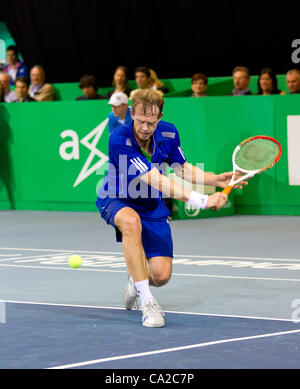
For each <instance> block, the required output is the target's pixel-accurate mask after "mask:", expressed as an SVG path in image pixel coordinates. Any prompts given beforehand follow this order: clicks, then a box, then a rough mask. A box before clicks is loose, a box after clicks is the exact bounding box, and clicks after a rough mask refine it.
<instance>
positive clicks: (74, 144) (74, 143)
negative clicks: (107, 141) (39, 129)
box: [59, 119, 109, 188]
mask: <svg viewBox="0 0 300 389" xmlns="http://www.w3.org/2000/svg"><path fill="white" fill-rule="evenodd" d="M107 122H108V119H105V120H104V121H103V122H102V123H100V124H99V125H98V126H97V127H96V128H95V129H94V130H92V131H91V132H90V133H89V134H87V135H86V136H85V137H84V138H82V139H81V141H80V143H81V144H82V145H83V146H85V147H86V148H88V149H89V150H90V154H89V156H88V158H87V160H86V161H85V163H84V165H83V167H82V169H81V171H80V173H79V175H78V177H77V179H76V181H75V183H74V185H73V187H74V188H75V187H76V186H77V185H79V184H80V183H81V182H82V181H84V180H85V179H86V178H87V177H89V176H90V175H91V174H92V173H94V172H95V171H96V170H97V169H99V168H100V167H101V166H103V165H104V164H105V163H106V162H107V161H108V159H109V158H108V156H107V155H105V154H104V153H102V151H100V150H99V149H97V144H98V142H99V139H100V138H101V135H102V133H103V131H104V130H105V127H106V125H107ZM60 136H61V137H62V138H63V139H64V138H66V137H70V138H71V140H68V141H66V142H64V143H62V144H61V145H60V148H59V155H60V156H61V158H63V159H64V160H66V161H69V160H71V159H79V138H78V135H77V133H76V132H75V131H73V130H65V131H63V132H62V133H61V134H60ZM91 139H92V141H91V142H89V141H90V140H91ZM68 149H69V150H71V151H69V152H68V151H67V150H68ZM95 156H97V157H99V158H100V159H99V160H98V161H97V162H96V163H94V164H93V165H92V161H93V159H94V157H95Z"/></svg>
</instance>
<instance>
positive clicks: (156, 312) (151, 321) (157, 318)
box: [142, 297, 165, 327]
mask: <svg viewBox="0 0 300 389" xmlns="http://www.w3.org/2000/svg"><path fill="white" fill-rule="evenodd" d="M142 311H143V319H142V324H143V326H145V327H163V326H164V325H165V319H164V316H165V314H164V311H163V310H162V308H161V307H160V306H159V304H158V303H157V301H156V300H155V298H154V297H152V298H151V299H148V300H146V301H144V303H143V305H142Z"/></svg>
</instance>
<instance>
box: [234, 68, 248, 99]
mask: <svg viewBox="0 0 300 389" xmlns="http://www.w3.org/2000/svg"><path fill="white" fill-rule="evenodd" d="M232 76H233V85H234V89H233V90H232V96H245V95H252V92H251V91H250V90H249V88H248V86H249V82H250V73H249V70H248V68H246V67H245V66H237V67H235V68H234V69H233V72H232Z"/></svg>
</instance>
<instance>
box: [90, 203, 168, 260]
mask: <svg viewBox="0 0 300 389" xmlns="http://www.w3.org/2000/svg"><path fill="white" fill-rule="evenodd" d="M96 205H97V208H98V209H99V212H100V215H101V217H102V218H103V219H104V220H105V221H106V223H107V224H110V225H111V226H113V227H114V228H115V231H116V240H117V242H122V234H121V231H120V230H119V229H118V227H116V226H115V224H114V219H115V216H116V214H117V212H119V211H120V209H122V208H124V207H130V205H129V204H128V202H126V201H125V200H122V199H116V200H113V201H106V199H99V198H98V199H97V202H96ZM137 213H138V212H137ZM138 214H139V213H138ZM139 216H140V219H141V223H142V243H143V246H144V251H145V254H146V257H147V258H152V257H171V258H173V240H172V235H171V229H170V225H169V222H168V219H167V218H162V219H149V218H145V217H143V216H141V215H140V214H139Z"/></svg>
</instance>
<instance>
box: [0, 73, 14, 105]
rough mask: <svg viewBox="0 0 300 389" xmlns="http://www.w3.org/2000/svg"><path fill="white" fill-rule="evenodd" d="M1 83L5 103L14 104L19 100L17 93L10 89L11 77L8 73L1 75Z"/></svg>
mask: <svg viewBox="0 0 300 389" xmlns="http://www.w3.org/2000/svg"><path fill="white" fill-rule="evenodd" d="M0 82H1V84H2V86H3V89H4V101H5V102H6V103H12V102H14V101H16V100H17V95H16V93H15V92H14V91H13V90H11V89H10V76H9V74H8V73H6V72H1V73H0Z"/></svg>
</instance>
